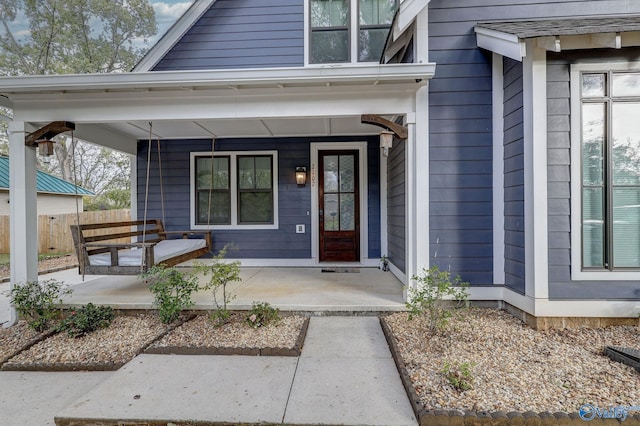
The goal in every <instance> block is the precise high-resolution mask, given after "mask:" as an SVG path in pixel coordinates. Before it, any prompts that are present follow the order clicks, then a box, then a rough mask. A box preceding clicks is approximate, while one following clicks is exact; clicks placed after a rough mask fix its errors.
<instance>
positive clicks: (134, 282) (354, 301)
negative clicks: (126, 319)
mask: <svg viewBox="0 0 640 426" xmlns="http://www.w3.org/2000/svg"><path fill="white" fill-rule="evenodd" d="M240 276H241V278H242V282H240V283H231V284H230V285H229V286H228V289H230V291H231V294H233V295H235V296H236V298H235V299H234V300H233V301H232V302H231V304H230V306H229V307H230V308H231V309H248V308H250V307H251V304H252V303H253V302H254V301H255V302H268V303H270V304H271V305H272V306H274V307H277V308H279V309H280V310H282V311H315V312H325V311H326V312H342V311H349V312H377V311H400V310H403V309H404V302H403V286H402V283H401V282H400V281H399V280H398V279H397V278H396V277H395V276H393V275H392V274H391V273H390V272H382V271H380V270H379V269H376V268H359V272H350V273H344V272H322V269H321V268H280V267H244V268H242V269H241V273H240ZM52 278H53V279H56V280H59V281H63V282H64V283H66V284H69V285H72V286H73V294H72V295H71V297H69V298H68V299H66V301H65V302H66V304H69V305H76V304H77V305H82V304H86V303H89V302H92V303H94V304H108V305H111V306H113V307H114V308H119V309H149V308H151V305H152V302H153V296H152V294H151V293H150V292H149V290H148V289H147V287H146V285H145V284H144V282H143V281H142V280H140V279H139V278H138V277H136V276H117V275H114V276H86V277H85V281H84V282H82V277H81V276H80V275H78V273H77V270H76V269H70V270H66V271H60V272H56V273H53V274H48V275H42V276H40V279H41V280H45V279H52ZM193 299H194V301H195V303H196V305H195V307H194V308H195V309H211V307H212V306H213V296H212V295H211V293H210V292H206V291H200V292H198V293H196V294H195V295H194V297H193ZM219 300H221V298H219Z"/></svg>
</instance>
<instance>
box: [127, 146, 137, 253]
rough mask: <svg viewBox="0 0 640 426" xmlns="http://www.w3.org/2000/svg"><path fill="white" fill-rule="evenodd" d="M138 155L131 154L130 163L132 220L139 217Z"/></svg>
mask: <svg viewBox="0 0 640 426" xmlns="http://www.w3.org/2000/svg"><path fill="white" fill-rule="evenodd" d="M137 158H138V157H137V156H135V155H131V154H130V155H129V164H130V170H131V173H130V175H129V185H130V188H131V190H130V192H131V198H130V200H131V206H130V208H129V214H130V218H131V220H136V219H137V218H138V162H137ZM131 239H132V241H134V237H131Z"/></svg>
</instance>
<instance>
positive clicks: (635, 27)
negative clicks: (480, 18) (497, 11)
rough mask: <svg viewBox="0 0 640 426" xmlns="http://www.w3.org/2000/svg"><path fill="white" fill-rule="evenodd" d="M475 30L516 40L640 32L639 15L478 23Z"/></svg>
mask: <svg viewBox="0 0 640 426" xmlns="http://www.w3.org/2000/svg"><path fill="white" fill-rule="evenodd" d="M476 28H486V29H489V30H494V31H499V32H502V33H506V34H512V35H514V36H516V37H518V38H521V39H524V38H531V37H547V36H568V35H583V34H599V33H621V32H628V31H640V15H626V16H619V17H615V16H614V17H598V18H561V19H541V20H535V21H532V20H522V21H492V22H479V23H478V24H477V25H476Z"/></svg>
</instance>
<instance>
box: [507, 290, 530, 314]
mask: <svg viewBox="0 0 640 426" xmlns="http://www.w3.org/2000/svg"><path fill="white" fill-rule="evenodd" d="M502 301H503V302H507V303H508V304H510V305H513V306H515V307H516V308H518V309H521V310H523V311H524V312H526V313H528V314H530V315H533V316H535V315H536V302H537V301H536V299H534V298H533V297H530V296H524V295H522V294H520V293H518V292H515V291H513V290H511V289H510V288H509V287H502Z"/></svg>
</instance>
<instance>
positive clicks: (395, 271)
mask: <svg viewBox="0 0 640 426" xmlns="http://www.w3.org/2000/svg"><path fill="white" fill-rule="evenodd" d="M389 272H391V273H392V274H393V276H394V277H396V278H397V279H398V280H400V282H401V283H402V285H404V289H403V291H402V300H404V301H405V302H406V301H407V285H408V284H409V282H408V281H407V275H406V274H405V273H404V272H402V271H401V270H400V269H398V267H397V266H396V265H394V264H393V263H392V262H389Z"/></svg>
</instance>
